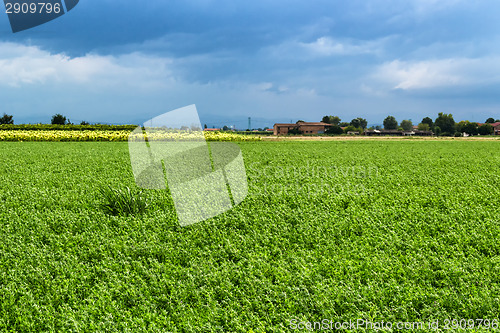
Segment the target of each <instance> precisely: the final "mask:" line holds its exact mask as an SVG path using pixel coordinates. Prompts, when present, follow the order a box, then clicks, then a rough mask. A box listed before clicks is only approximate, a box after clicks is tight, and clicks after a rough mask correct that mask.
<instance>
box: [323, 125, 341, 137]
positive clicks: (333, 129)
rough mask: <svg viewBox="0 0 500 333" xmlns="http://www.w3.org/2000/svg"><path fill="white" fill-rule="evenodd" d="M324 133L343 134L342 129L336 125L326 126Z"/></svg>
mask: <svg viewBox="0 0 500 333" xmlns="http://www.w3.org/2000/svg"><path fill="white" fill-rule="evenodd" d="M325 133H326V134H337V135H338V134H343V133H344V131H343V130H342V128H341V127H340V126H338V125H333V126H328V127H327V128H326V131H325Z"/></svg>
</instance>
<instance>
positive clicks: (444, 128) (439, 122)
mask: <svg viewBox="0 0 500 333" xmlns="http://www.w3.org/2000/svg"><path fill="white" fill-rule="evenodd" d="M434 125H435V126H437V127H439V128H440V130H441V135H453V134H454V133H455V120H454V119H453V115H452V114H451V113H450V114H447V113H443V112H440V113H439V114H438V117H437V118H436V121H435V122H434Z"/></svg>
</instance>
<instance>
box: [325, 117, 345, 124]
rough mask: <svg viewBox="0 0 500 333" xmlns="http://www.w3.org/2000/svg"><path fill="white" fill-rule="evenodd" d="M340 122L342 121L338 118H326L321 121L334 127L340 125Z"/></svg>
mask: <svg viewBox="0 0 500 333" xmlns="http://www.w3.org/2000/svg"><path fill="white" fill-rule="evenodd" d="M340 121H341V119H340V118H339V117H337V116H324V117H323V119H321V122H323V123H327V124H332V125H338V124H340Z"/></svg>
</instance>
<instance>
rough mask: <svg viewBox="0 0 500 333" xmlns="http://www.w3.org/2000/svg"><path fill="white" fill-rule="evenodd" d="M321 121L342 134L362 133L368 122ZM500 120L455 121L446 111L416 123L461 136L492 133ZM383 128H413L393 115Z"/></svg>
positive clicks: (328, 118) (439, 132)
mask: <svg viewBox="0 0 500 333" xmlns="http://www.w3.org/2000/svg"><path fill="white" fill-rule="evenodd" d="M321 121H322V122H323V123H327V124H331V125H332V126H329V127H328V129H327V130H326V133H327V134H343V133H348V132H359V133H360V134H361V133H363V132H364V131H365V130H366V129H367V126H368V122H367V121H366V119H364V118H359V117H358V118H354V119H353V120H351V121H350V122H342V119H340V117H338V116H324V117H323V118H322V119H321ZM496 122H500V119H494V118H488V119H486V121H485V123H484V124H478V123H475V122H470V121H468V120H462V121H460V122H458V123H457V122H455V120H454V119H453V115H452V114H451V113H450V114H446V113H443V112H441V113H439V114H438V117H437V118H436V119H435V120H432V118H430V117H425V118H423V119H422V121H421V122H420V123H419V124H418V126H417V129H418V130H419V131H432V132H433V133H434V134H435V135H441V136H462V135H463V133H466V134H468V135H478V134H479V135H491V134H493V133H494V128H493V126H491V124H493V123H496ZM369 129H372V130H381V129H382V127H381V126H372V127H370V128H369ZM383 129H385V130H399V131H406V132H410V131H412V130H413V122H412V121H411V120H408V119H404V120H402V121H401V122H398V121H397V120H396V118H395V117H394V116H387V117H386V118H385V119H384V122H383Z"/></svg>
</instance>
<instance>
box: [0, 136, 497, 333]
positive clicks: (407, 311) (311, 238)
mask: <svg viewBox="0 0 500 333" xmlns="http://www.w3.org/2000/svg"><path fill="white" fill-rule="evenodd" d="M238 144H239V145H240V147H241V149H242V152H243V155H244V159H245V165H246V168H247V176H248V183H249V195H248V197H247V199H245V201H243V202H242V203H241V204H240V205H238V206H236V207H235V208H234V209H232V210H231V211H228V212H226V213H225V214H222V215H220V216H218V217H216V218H213V219H210V220H207V221H205V222H202V223H198V224H195V225H192V226H189V227H185V228H182V227H180V226H179V225H178V222H177V219H176V216H175V210H174V209H173V203H172V200H171V198H170V196H169V195H168V192H166V191H155V190H144V193H145V195H147V197H148V198H149V199H150V206H149V208H148V209H147V210H146V212H145V213H144V214H143V215H141V216H140V218H134V217H132V216H128V217H127V216H110V215H107V214H104V213H103V212H102V210H101V209H98V207H99V205H100V204H101V202H102V197H101V196H99V195H96V189H98V188H100V187H103V186H106V185H109V186H111V187H113V188H124V187H127V186H128V187H130V188H133V187H134V186H135V184H134V179H133V176H132V171H131V169H130V161H129V152H128V146H127V144H126V143H121V142H119V143H108V142H83V143H80V142H64V143H53V142H22V143H21V142H1V143H0V146H1V147H0V148H1V149H0V155H1V158H2V161H3V163H1V164H0V224H1V225H2V228H0V240H1V241H0V279H1V283H0V331H2V332H3V331H5V332H16V331H17V332H47V331H49V332H52V331H54V332H72V331H73V332H79V331H80V332H96V331H100V332H103V331H104V332H112V331H119V332H123V331H129V332H146V331H149V332H165V331H166V332H223V331H224V332H250V331H254V332H287V331H290V329H289V328H290V326H289V324H290V320H291V319H299V320H305V321H311V320H321V318H328V319H331V320H333V321H348V320H349V319H351V320H355V319H356V318H366V319H371V320H372V321H381V320H384V321H386V322H387V321H417V320H418V321H427V320H429V319H433V320H440V322H442V320H444V319H450V318H497V317H498V309H499V308H500V300H499V297H498V295H499V294H500V274H499V273H500V261H499V257H500V224H499V223H498V216H499V214H500V208H499V207H500V179H499V178H498V177H497V176H496V175H498V166H499V165H500V154H494V153H492V152H494V151H496V150H498V144H499V141H497V140H493V139H490V140H469V141H464V140H454V139H449V140H434V141H430V140H425V141H420V140H413V139H409V140H401V141H392V140H386V141H383V140H380V141H377V140H355V141H354V140H351V141H340V140H336V141H328V142H318V141H316V142H303V141H301V142H290V141H283V142H241V143H238ZM409 152H410V154H409Z"/></svg>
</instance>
